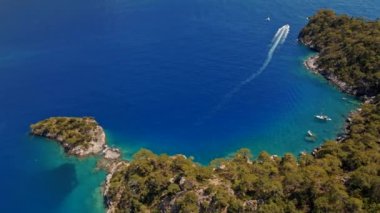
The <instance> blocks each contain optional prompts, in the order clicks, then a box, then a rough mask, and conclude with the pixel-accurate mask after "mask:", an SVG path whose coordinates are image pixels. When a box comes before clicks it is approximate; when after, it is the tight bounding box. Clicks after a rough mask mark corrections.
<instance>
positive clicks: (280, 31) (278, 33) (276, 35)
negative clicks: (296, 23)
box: [272, 27, 284, 43]
mask: <svg viewBox="0 0 380 213" xmlns="http://www.w3.org/2000/svg"><path fill="white" fill-rule="evenodd" d="M283 30H284V28H282V27H281V28H279V29H278V30H277V32H276V34H275V35H274V36H273V39H272V43H273V42H274V41H275V40H276V38H277V37H278V36H279V35H280V33H282V31H283Z"/></svg>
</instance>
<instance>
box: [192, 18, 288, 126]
mask: <svg viewBox="0 0 380 213" xmlns="http://www.w3.org/2000/svg"><path fill="white" fill-rule="evenodd" d="M289 30H290V26H289V25H288V24H286V25H284V26H282V27H280V28H279V29H278V30H277V32H276V34H275V35H274V37H273V39H272V41H271V47H270V49H269V51H268V54H267V57H266V59H265V61H264V63H263V65H261V67H260V69H258V70H257V71H256V72H254V73H252V74H251V75H250V76H248V78H246V79H244V80H243V81H241V82H240V83H239V84H238V85H237V86H235V87H234V88H233V89H232V90H231V91H229V92H228V93H227V94H226V95H225V96H224V98H223V100H222V101H221V102H220V103H219V104H218V105H217V106H216V107H215V108H214V109H213V110H212V111H211V113H210V114H209V115H208V116H207V117H206V119H209V118H211V117H212V116H213V115H214V114H215V113H216V112H218V111H219V110H220V109H221V108H222V107H223V106H224V105H226V104H227V103H228V101H229V100H230V99H231V98H232V97H233V96H234V95H235V94H236V93H237V92H239V91H240V89H241V88H242V87H243V86H244V85H246V84H248V83H250V82H251V81H252V80H253V79H255V78H256V77H257V76H259V75H260V74H261V73H262V72H263V71H264V70H265V68H267V66H268V65H269V63H270V61H271V60H272V57H273V53H274V51H275V50H276V49H277V47H278V46H279V45H281V44H283V43H284V42H285V40H286V38H287V37H288V34H289ZM202 120H204V119H202ZM196 123H197V124H201V123H203V122H202V121H199V122H196Z"/></svg>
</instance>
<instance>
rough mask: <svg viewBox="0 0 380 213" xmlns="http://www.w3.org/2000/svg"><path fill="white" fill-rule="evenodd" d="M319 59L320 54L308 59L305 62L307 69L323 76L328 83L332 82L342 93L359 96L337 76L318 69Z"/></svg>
mask: <svg viewBox="0 0 380 213" xmlns="http://www.w3.org/2000/svg"><path fill="white" fill-rule="evenodd" d="M318 58H319V55H318V54H316V55H314V56H311V57H309V58H308V59H306V61H304V65H305V66H306V68H307V69H309V70H311V71H312V72H314V73H316V74H321V75H322V76H323V77H325V78H326V79H327V80H328V81H330V82H331V83H332V84H333V85H335V86H336V87H338V88H339V89H340V90H341V91H343V92H345V93H347V94H350V95H356V94H357V90H356V89H355V88H354V87H352V86H350V85H348V84H347V83H346V82H343V81H341V80H339V78H338V77H337V76H335V75H334V74H333V73H331V72H327V71H326V70H323V69H320V68H319V67H318Z"/></svg>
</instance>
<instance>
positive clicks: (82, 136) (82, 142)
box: [30, 117, 106, 157]
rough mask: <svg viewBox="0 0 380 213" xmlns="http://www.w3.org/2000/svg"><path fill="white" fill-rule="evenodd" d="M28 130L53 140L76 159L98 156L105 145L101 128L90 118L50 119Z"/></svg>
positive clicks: (104, 136) (104, 137)
mask: <svg viewBox="0 0 380 213" xmlns="http://www.w3.org/2000/svg"><path fill="white" fill-rule="evenodd" d="M30 128H31V134H32V135H36V136H41V137H46V138H50V139H52V140H55V141H57V142H59V143H60V144H61V145H62V146H63V148H64V150H65V152H66V153H68V154H70V155H75V156H78V157H84V156H89V155H96V154H99V153H100V152H101V151H102V150H103V149H104V147H105V144H106V135H105V133H104V130H103V128H102V127H101V126H100V125H99V124H98V123H97V122H96V121H95V119H94V118H91V117H83V118H76V117H51V118H48V119H46V120H43V121H40V122H37V123H35V124H32V125H31V127H30Z"/></svg>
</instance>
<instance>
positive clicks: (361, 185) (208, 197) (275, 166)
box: [105, 10, 380, 213]
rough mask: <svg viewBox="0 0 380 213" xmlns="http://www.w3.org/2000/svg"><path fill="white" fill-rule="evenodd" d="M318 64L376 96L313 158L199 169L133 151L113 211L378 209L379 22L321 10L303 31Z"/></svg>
mask: <svg viewBox="0 0 380 213" xmlns="http://www.w3.org/2000/svg"><path fill="white" fill-rule="evenodd" d="M300 38H301V40H302V41H303V42H304V43H305V44H307V45H309V46H310V47H314V48H315V49H316V50H318V51H320V57H319V59H318V66H319V67H320V68H321V69H323V70H325V71H326V72H329V73H332V74H334V75H336V76H337V77H338V78H339V79H340V80H342V81H345V82H347V83H348V84H350V85H351V86H352V87H354V88H355V89H356V90H357V91H358V93H357V95H359V96H361V95H368V96H372V95H377V97H375V98H374V99H373V100H372V102H371V103H366V104H363V106H362V107H361V110H360V111H358V112H356V113H355V114H353V115H352V116H351V121H350V123H349V126H348V128H347V135H346V137H345V138H344V139H343V140H340V141H327V142H326V143H325V144H324V145H323V146H321V147H320V148H319V149H318V150H317V151H316V152H314V154H313V155H311V154H302V155H300V156H299V157H298V158H296V157H294V156H293V155H291V154H286V155H285V156H283V157H281V158H279V157H274V156H270V155H269V154H268V153H266V152H262V153H261V154H260V155H259V156H257V157H256V158H254V157H253V156H252V155H251V153H250V151H249V150H247V149H241V150H240V151H238V152H237V153H236V154H235V155H234V157H232V158H227V159H216V160H214V161H212V162H211V163H210V165H209V166H201V165H198V164H197V163H194V162H193V161H192V160H191V159H187V158H185V157H183V156H174V157H169V156H167V155H155V154H153V153H152V152H150V151H148V150H141V151H140V152H138V153H137V154H135V156H134V158H133V160H132V161H131V163H130V165H129V166H128V165H123V166H122V167H119V168H118V169H117V170H116V172H115V173H113V175H112V178H111V180H110V182H109V184H108V187H109V190H108V191H107V193H106V194H105V199H106V201H107V204H108V205H109V207H110V210H112V211H115V212H148V211H149V212H205V213H208V212H380V95H379V79H380V72H379V68H380V22H379V21H366V20H363V19H356V18H350V17H348V16H337V15H335V13H334V12H332V11H329V10H322V11H320V12H318V13H317V14H316V15H315V16H313V17H312V18H311V19H310V22H309V24H308V25H307V26H306V27H305V28H304V29H303V30H302V32H301V33H300Z"/></svg>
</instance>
